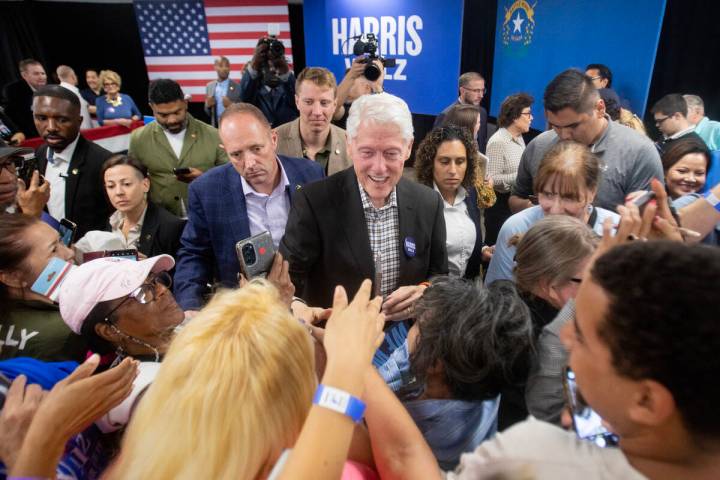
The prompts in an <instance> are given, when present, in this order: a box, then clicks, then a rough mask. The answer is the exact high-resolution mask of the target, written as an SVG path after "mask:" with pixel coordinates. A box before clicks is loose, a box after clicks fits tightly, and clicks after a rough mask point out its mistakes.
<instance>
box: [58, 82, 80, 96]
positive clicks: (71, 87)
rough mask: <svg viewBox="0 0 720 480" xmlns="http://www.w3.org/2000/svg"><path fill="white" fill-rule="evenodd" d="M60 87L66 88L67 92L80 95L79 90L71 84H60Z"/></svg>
mask: <svg viewBox="0 0 720 480" xmlns="http://www.w3.org/2000/svg"><path fill="white" fill-rule="evenodd" d="M60 86H61V87H63V88H67V89H68V90H70V91H71V92H73V93H74V94H76V95H79V94H80V90H79V89H78V88H77V87H76V86H75V85H73V84H72V83H67V82H60Z"/></svg>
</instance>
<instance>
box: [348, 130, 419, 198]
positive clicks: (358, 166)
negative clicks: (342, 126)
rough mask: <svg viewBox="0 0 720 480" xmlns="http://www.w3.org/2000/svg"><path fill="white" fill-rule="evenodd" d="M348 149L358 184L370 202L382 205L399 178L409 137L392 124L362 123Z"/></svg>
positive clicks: (406, 152)
mask: <svg viewBox="0 0 720 480" xmlns="http://www.w3.org/2000/svg"><path fill="white" fill-rule="evenodd" d="M347 148H348V155H349V156H350V158H352V161H353V168H354V169H355V174H356V175H357V178H358V181H359V182H360V185H361V186H362V188H363V189H364V190H365V192H366V193H367V194H368V196H369V197H370V201H371V202H372V203H373V205H374V206H375V207H376V208H380V207H382V206H383V205H385V202H386V200H387V198H388V197H389V196H390V194H391V193H392V191H393V188H395V185H397V184H398V182H399V181H400V178H401V177H402V172H403V166H404V165H405V160H407V159H408V158H409V157H410V149H411V148H412V140H406V139H404V138H403V135H402V132H401V130H400V129H399V128H398V127H397V126H395V125H392V124H375V123H366V122H363V123H361V124H360V126H359V127H358V130H357V136H356V137H355V138H348V141H347Z"/></svg>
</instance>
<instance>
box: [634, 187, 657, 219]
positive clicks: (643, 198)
mask: <svg viewBox="0 0 720 480" xmlns="http://www.w3.org/2000/svg"><path fill="white" fill-rule="evenodd" d="M653 198H655V192H653V191H652V190H648V191H646V192H643V193H641V194H640V195H638V196H637V197H635V198H633V200H632V203H633V205H637V207H638V209H640V214H642V212H643V210H645V205H647V204H648V202H649V201H650V200H652V199H653Z"/></svg>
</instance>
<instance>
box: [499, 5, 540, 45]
mask: <svg viewBox="0 0 720 480" xmlns="http://www.w3.org/2000/svg"><path fill="white" fill-rule="evenodd" d="M536 6H537V2H535V3H534V4H532V5H530V3H528V2H527V1H526V0H515V1H514V2H513V3H512V5H510V7H506V8H505V17H504V19H503V24H502V41H503V44H504V45H505V46H506V47H511V46H516V47H526V46H528V45H530V43H531V42H532V38H533V33H534V32H535V7H536Z"/></svg>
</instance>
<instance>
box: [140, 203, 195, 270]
mask: <svg viewBox="0 0 720 480" xmlns="http://www.w3.org/2000/svg"><path fill="white" fill-rule="evenodd" d="M183 228H185V220H182V219H180V218H178V217H176V216H175V215H173V214H172V213H170V212H168V211H167V210H165V209H164V208H162V207H161V206H158V205H155V204H154V203H152V202H148V206H147V212H145V220H143V226H142V230H141V231H140V241H139V242H138V251H139V252H140V253H143V254H145V255H147V256H148V257H154V256H155V255H161V254H163V253H165V254H167V255H171V256H172V257H175V256H176V254H177V251H178V248H180V235H182V231H183Z"/></svg>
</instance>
